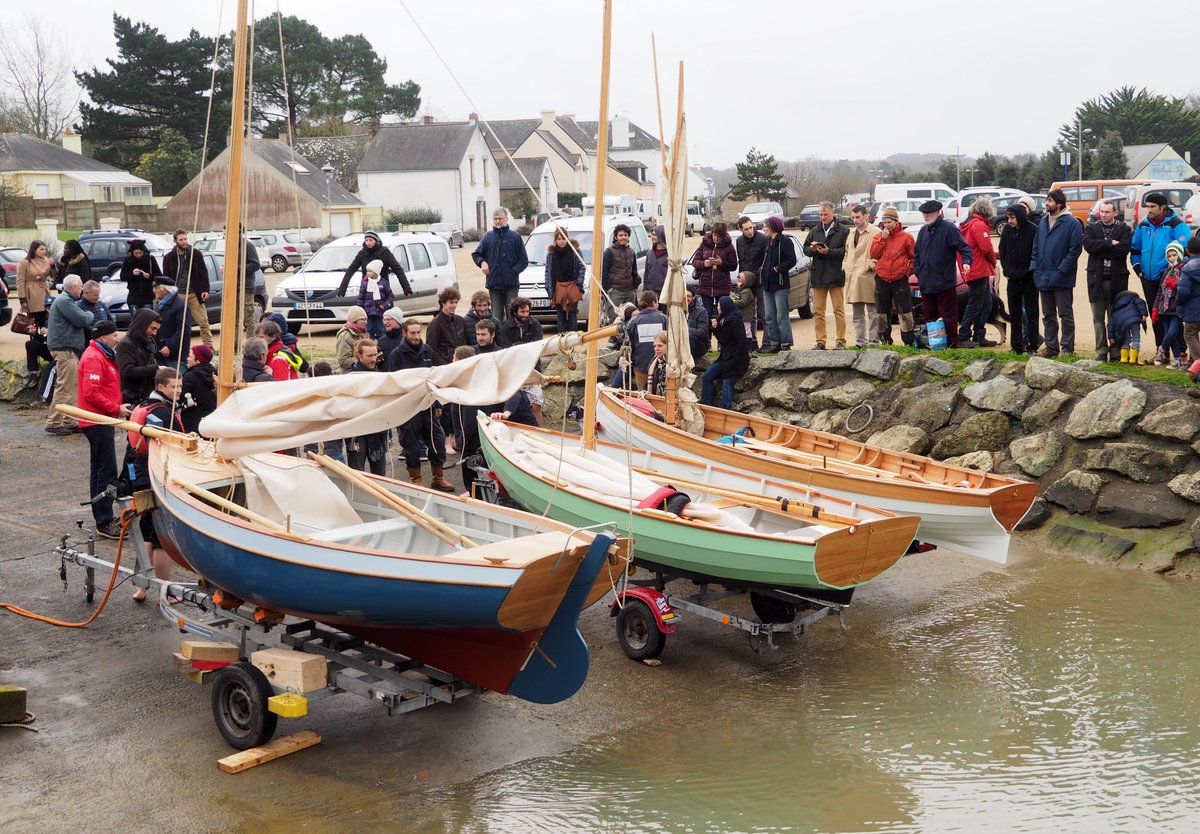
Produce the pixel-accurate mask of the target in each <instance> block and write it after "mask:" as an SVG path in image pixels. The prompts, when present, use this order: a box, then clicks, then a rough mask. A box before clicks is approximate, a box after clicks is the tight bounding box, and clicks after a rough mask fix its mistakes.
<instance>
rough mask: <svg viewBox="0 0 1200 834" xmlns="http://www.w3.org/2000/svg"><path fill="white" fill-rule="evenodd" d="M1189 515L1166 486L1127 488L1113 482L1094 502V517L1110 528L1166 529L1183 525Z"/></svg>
mask: <svg viewBox="0 0 1200 834" xmlns="http://www.w3.org/2000/svg"><path fill="white" fill-rule="evenodd" d="M1190 512H1191V506H1190V505H1189V504H1188V503H1187V502H1186V501H1183V500H1182V499H1180V498H1177V497H1175V495H1174V494H1173V493H1172V492H1171V490H1170V489H1168V488H1167V486H1166V485H1165V484H1156V485H1151V486H1138V487H1130V485H1129V484H1123V483H1120V482H1119V481H1114V482H1113V483H1110V484H1109V485H1108V486H1106V487H1105V488H1104V489H1103V490H1102V491H1101V493H1100V498H1099V500H1097V501H1096V517H1097V518H1098V519H1099V520H1100V521H1102V522H1104V523H1105V524H1108V525H1110V526H1112V527H1133V528H1138V527H1142V528H1145V527H1167V526H1170V525H1173V524H1182V523H1183V521H1184V519H1186V518H1187V517H1188V514H1189V513H1190Z"/></svg>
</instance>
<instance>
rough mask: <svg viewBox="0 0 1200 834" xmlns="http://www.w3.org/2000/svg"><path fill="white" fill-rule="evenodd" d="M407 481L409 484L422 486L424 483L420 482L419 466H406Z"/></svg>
mask: <svg viewBox="0 0 1200 834" xmlns="http://www.w3.org/2000/svg"><path fill="white" fill-rule="evenodd" d="M408 482H409V483H410V484H416V485H417V486H424V484H422V483H421V467H419V466H410V467H408Z"/></svg>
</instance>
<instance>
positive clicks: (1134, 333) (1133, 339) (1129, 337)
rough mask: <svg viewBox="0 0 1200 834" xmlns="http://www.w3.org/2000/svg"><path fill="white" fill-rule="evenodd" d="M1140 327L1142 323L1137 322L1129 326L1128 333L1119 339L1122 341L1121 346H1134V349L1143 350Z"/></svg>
mask: <svg viewBox="0 0 1200 834" xmlns="http://www.w3.org/2000/svg"><path fill="white" fill-rule="evenodd" d="M1140 327H1141V325H1138V324H1135V325H1134V326H1133V327H1131V328H1129V332H1128V333H1126V334H1125V335H1124V336H1122V337H1121V338H1120V339H1118V341H1119V342H1120V343H1121V347H1123V348H1133V349H1134V350H1141V348H1142V331H1141V329H1140Z"/></svg>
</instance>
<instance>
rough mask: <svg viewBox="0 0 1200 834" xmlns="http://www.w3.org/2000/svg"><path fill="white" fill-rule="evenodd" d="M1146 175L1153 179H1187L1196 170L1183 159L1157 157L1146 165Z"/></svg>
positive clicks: (1193, 174)
mask: <svg viewBox="0 0 1200 834" xmlns="http://www.w3.org/2000/svg"><path fill="white" fill-rule="evenodd" d="M1145 176H1146V178H1147V179H1152V180H1186V179H1187V178H1188V177H1194V176H1196V172H1195V171H1193V170H1192V166H1191V165H1188V164H1187V163H1186V162H1184V161H1183V160H1182V159H1156V160H1154V161H1153V162H1151V163H1150V164H1149V165H1147V166H1146V173H1145Z"/></svg>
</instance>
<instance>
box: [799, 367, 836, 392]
mask: <svg viewBox="0 0 1200 834" xmlns="http://www.w3.org/2000/svg"><path fill="white" fill-rule="evenodd" d="M828 380H829V371H813V372H812V373H811V374H809V375H808V376H806V377H804V379H802V380H801V381H800V382H799V383H798V384H797V385H796V388H797V389H799V390H801V391H803V392H804V393H806V394H811V393H812V392H813V391H816V390H818V389H820V388H824V387H825V384H826V382H828Z"/></svg>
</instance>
